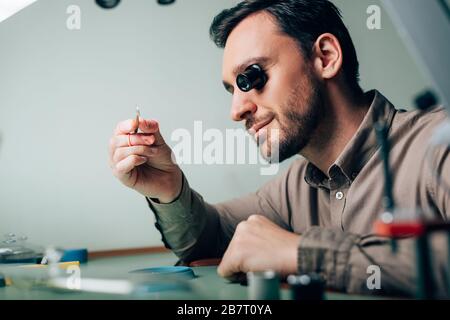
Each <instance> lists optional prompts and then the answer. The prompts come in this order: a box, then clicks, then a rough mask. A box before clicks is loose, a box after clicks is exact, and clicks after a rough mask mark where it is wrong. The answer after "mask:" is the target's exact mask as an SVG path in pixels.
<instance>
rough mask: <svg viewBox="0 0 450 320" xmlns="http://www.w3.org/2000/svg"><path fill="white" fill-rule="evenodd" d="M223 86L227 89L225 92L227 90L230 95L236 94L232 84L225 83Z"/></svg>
mask: <svg viewBox="0 0 450 320" xmlns="http://www.w3.org/2000/svg"><path fill="white" fill-rule="evenodd" d="M223 86H224V87H225V90H227V91H228V92H229V93H231V94H233V93H234V87H233V86H232V85H231V84H229V83H227V82H223Z"/></svg>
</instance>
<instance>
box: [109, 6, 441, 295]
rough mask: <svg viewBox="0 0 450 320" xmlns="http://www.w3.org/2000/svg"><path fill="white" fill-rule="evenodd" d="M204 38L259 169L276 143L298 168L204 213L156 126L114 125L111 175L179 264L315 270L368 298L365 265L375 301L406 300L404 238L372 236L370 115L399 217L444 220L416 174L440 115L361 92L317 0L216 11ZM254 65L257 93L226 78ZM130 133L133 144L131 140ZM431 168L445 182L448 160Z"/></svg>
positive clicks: (410, 281) (334, 20)
mask: <svg viewBox="0 0 450 320" xmlns="http://www.w3.org/2000/svg"><path fill="white" fill-rule="evenodd" d="M210 34H211V37H212V39H213V41H214V42H215V43H216V44H217V45H218V46H219V47H223V48H224V58H223V83H224V85H225V88H226V90H228V91H229V92H230V93H231V94H232V106H231V116H232V118H233V120H235V121H243V122H244V123H245V127H246V128H247V130H249V131H250V132H251V133H252V134H254V136H255V138H256V139H257V140H259V142H260V149H261V152H262V154H263V155H264V156H266V157H267V158H271V157H273V153H274V152H273V151H274V150H272V149H273V148H272V146H273V145H274V143H277V142H279V148H278V151H279V152H278V157H279V161H283V160H285V159H287V158H290V157H292V156H294V155H296V154H300V155H301V156H303V158H300V159H297V160H296V161H295V162H293V164H292V165H291V166H290V168H289V170H288V171H287V172H285V173H284V174H282V175H280V176H278V177H276V178H275V179H274V180H272V181H270V182H269V183H267V184H266V185H264V186H263V187H262V188H260V189H259V190H258V191H257V192H255V193H252V194H249V195H247V196H244V197H242V198H239V199H234V200H232V201H229V202H224V203H220V204H217V205H211V204H208V203H207V202H205V201H204V200H203V198H202V197H201V196H200V195H199V194H198V193H196V192H195V191H194V190H192V189H191V188H190V186H189V183H188V181H187V179H186V178H185V176H184V175H183V173H182V171H181V170H180V168H179V167H178V166H177V165H176V164H175V163H173V162H172V159H171V150H170V148H169V147H168V146H167V144H166V143H165V142H164V139H163V137H162V136H161V134H160V132H159V125H158V123H157V122H155V121H152V120H144V119H141V120H140V121H139V124H137V123H136V122H135V121H133V120H127V121H124V122H121V123H119V124H118V126H117V128H116V131H115V134H114V136H113V138H112V139H111V141H110V164H111V167H112V170H113V173H114V175H115V176H116V177H117V178H118V179H119V180H120V181H121V182H122V183H123V184H125V185H126V186H128V187H130V188H133V189H134V190H136V191H138V192H140V193H141V194H143V195H144V196H145V197H146V199H147V201H148V203H149V205H150V207H151V209H152V210H153V211H154V213H155V215H156V220H157V223H156V226H157V228H158V229H159V230H160V231H161V233H162V234H163V240H164V241H165V244H166V246H167V247H169V248H171V249H172V250H173V251H174V252H175V253H176V254H177V255H178V256H179V257H180V258H181V259H182V260H184V261H192V260H196V259H201V258H211V257H221V258H222V261H221V263H220V265H219V268H218V272H219V274H220V275H221V276H224V277H227V278H232V277H233V276H234V275H235V274H238V273H241V272H248V271H262V270H268V269H271V270H276V271H278V272H280V273H281V274H282V275H288V274H292V273H307V272H318V273H320V274H322V275H323V276H324V277H325V279H326V281H327V286H328V287H329V288H332V289H335V290H339V291H345V292H354V293H369V292H370V290H369V289H370V288H368V286H367V281H366V280H367V278H368V276H369V275H370V274H367V270H368V267H369V266H371V265H375V266H379V267H380V268H381V289H380V290H381V292H383V293H385V294H391V295H411V294H413V293H414V291H415V290H416V286H415V279H416V273H415V271H414V246H413V243H414V242H413V240H411V239H407V240H402V241H400V242H399V244H398V245H399V248H398V250H397V252H396V253H393V252H392V250H391V248H390V245H389V243H390V242H389V241H388V239H384V238H380V237H376V236H374V235H373V224H374V222H375V221H376V220H377V219H378V217H379V216H380V214H381V213H382V212H383V205H382V198H383V166H382V161H381V156H380V150H379V145H378V143H377V141H376V137H375V132H374V130H373V126H374V118H375V115H377V118H378V119H380V120H382V121H384V122H385V123H386V124H387V125H388V127H389V140H390V143H391V147H392V150H391V158H390V164H391V167H392V171H393V172H394V183H393V196H394V199H395V201H396V205H397V207H398V208H403V209H409V210H410V211H412V210H415V209H416V208H420V209H422V210H423V211H426V212H429V211H432V212H433V213H434V214H435V215H436V217H437V218H439V219H442V220H446V219H447V218H448V214H449V212H448V211H449V207H450V194H449V193H448V192H446V190H445V189H444V188H442V187H441V185H440V182H439V180H438V177H437V175H436V174H434V173H433V171H432V169H430V167H428V166H426V165H425V157H426V154H427V153H426V145H427V143H428V140H429V138H430V136H431V135H432V133H433V131H434V129H435V128H436V126H437V125H438V124H439V123H441V122H442V121H443V120H444V119H445V116H446V115H445V112H444V111H443V109H439V108H435V109H433V110H431V111H430V112H428V113H422V112H400V111H397V110H396V109H394V107H393V106H392V105H391V104H390V103H389V101H388V100H387V99H386V98H385V97H383V95H382V94H381V93H379V92H378V91H375V90H374V91H371V92H368V93H364V92H363V91H362V89H361V88H360V86H359V84H358V60H357V56H356V52H355V49H354V46H353V43H352V40H351V38H350V35H349V33H348V31H347V29H346V27H345V25H344V24H343V22H342V20H341V17H340V13H339V11H338V9H337V8H336V7H335V6H334V5H333V4H332V3H331V2H329V1H327V0H316V1H311V0H278V1H276V0H250V1H244V2H242V3H240V4H238V5H236V6H235V7H234V8H231V9H229V10H224V11H223V12H222V13H220V14H219V15H218V16H217V17H216V18H215V19H214V22H213V24H212V26H211V29H210ZM252 68H256V69H255V70H256V71H255V70H254V73H253V74H252V75H251V76H249V77H250V78H252V79H253V80H254V82H255V83H258V86H256V85H255V86H254V87H250V88H247V89H245V88H244V89H243V88H239V87H238V85H237V81H236V78H237V77H238V75H242V74H243V73H244V74H245V73H246V72H252V71H249V70H252ZM138 125H139V128H140V129H141V131H142V132H143V133H142V134H134V135H129V133H130V132H133V131H134V130H135V129H136V128H137V126H138ZM274 130H277V132H278V133H279V134H278V136H279V141H274V135H271V134H270V132H273V131H274ZM264 136H265V137H266V138H267V139H261V137H264ZM431 161H432V167H433V168H440V173H441V174H442V178H443V179H444V180H445V179H446V181H447V182H448V181H450V179H449V178H450V177H449V174H450V156H449V150H448V149H439V151H438V152H436V153H433V157H432V158H431ZM433 170H434V169H433ZM444 174H445V176H444ZM433 241H434V242H435V243H433V246H434V248H435V249H436V252H434V253H435V256H436V258H437V261H435V262H436V263H435V264H434V271H435V276H436V278H437V280H438V281H437V284H438V287H436V293H437V294H444V293H445V290H446V288H445V281H444V280H443V279H445V274H444V272H443V269H442V266H443V265H445V261H446V252H447V251H446V250H447V249H446V244H445V239H441V238H437V239H435V240H433ZM379 292H380V291H379Z"/></svg>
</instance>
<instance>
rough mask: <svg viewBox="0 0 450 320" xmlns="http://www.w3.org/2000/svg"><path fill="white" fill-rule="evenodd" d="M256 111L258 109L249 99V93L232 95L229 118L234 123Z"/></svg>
mask: <svg viewBox="0 0 450 320" xmlns="http://www.w3.org/2000/svg"><path fill="white" fill-rule="evenodd" d="M257 109H258V107H257V106H256V104H255V103H254V102H253V101H252V100H251V98H250V93H248V92H241V93H235V94H234V95H233V102H232V105H231V118H232V119H233V120H234V121H242V120H244V119H245V118H246V117H248V116H250V115H253V114H254V113H256V110H257Z"/></svg>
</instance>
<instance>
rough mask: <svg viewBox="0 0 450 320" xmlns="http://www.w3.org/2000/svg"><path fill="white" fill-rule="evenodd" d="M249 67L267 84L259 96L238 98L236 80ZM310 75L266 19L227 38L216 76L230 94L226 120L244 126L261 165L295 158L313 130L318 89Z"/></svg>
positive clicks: (253, 20) (291, 43) (319, 109)
mask: <svg viewBox="0 0 450 320" xmlns="http://www.w3.org/2000/svg"><path fill="white" fill-rule="evenodd" d="M252 64H258V65H260V66H261V67H262V69H263V70H264V71H265V73H266V74H267V77H268V80H267V83H266V85H265V86H264V87H263V88H262V89H261V90H257V89H253V90H251V91H249V92H243V91H241V90H240V89H239V88H238V87H237V85H236V76H237V75H238V74H239V73H242V72H243V71H245V69H246V68H247V67H248V66H250V65H252ZM312 70H313V69H312V65H311V63H310V62H309V61H307V60H306V59H305V58H304V57H303V55H302V53H301V51H300V49H299V47H298V45H297V43H296V42H295V40H294V39H292V38H291V37H289V36H287V35H285V34H282V33H281V31H279V27H278V26H277V24H276V21H275V19H273V18H272V17H271V16H269V15H268V14H266V13H257V14H254V15H252V16H249V17H247V18H246V19H244V20H243V21H242V22H241V23H240V24H239V25H238V26H237V27H236V28H235V29H234V30H233V31H232V32H231V34H230V36H229V37H228V40H227V44H226V46H225V51H224V58H223V70H222V74H223V75H222V76H223V82H224V85H225V87H226V89H227V90H228V91H230V92H231V93H232V94H233V98H232V106H231V116H232V118H233V120H235V121H242V120H243V121H245V127H246V129H247V130H248V131H249V132H250V133H251V134H253V135H254V137H255V139H256V140H257V142H258V143H259V145H260V148H261V153H262V155H263V156H264V157H266V158H267V159H270V160H275V161H276V160H278V161H283V160H285V159H287V158H289V157H291V156H293V155H295V154H297V153H299V152H300V151H301V150H302V149H303V148H304V147H306V146H307V145H308V143H309V142H310V140H311V137H312V136H313V134H314V131H315V129H316V128H317V126H318V125H319V123H320V121H321V117H322V115H323V113H324V103H323V100H322V99H323V93H324V89H323V84H322V82H320V80H319V79H318V78H317V76H315V75H314V73H313V71H312ZM277 136H278V141H276V140H277ZM277 145H279V148H278V150H279V154H278V155H276V149H275V148H276V146H277Z"/></svg>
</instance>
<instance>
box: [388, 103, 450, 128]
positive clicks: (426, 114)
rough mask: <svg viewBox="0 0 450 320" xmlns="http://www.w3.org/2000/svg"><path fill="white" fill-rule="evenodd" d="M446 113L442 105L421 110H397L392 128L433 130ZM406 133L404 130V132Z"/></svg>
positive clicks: (445, 116) (444, 117)
mask: <svg viewBox="0 0 450 320" xmlns="http://www.w3.org/2000/svg"><path fill="white" fill-rule="evenodd" d="M447 116H448V114H447V112H446V110H445V109H444V107H442V106H436V107H433V108H432V109H430V110H427V111H421V110H412V111H405V110H397V113H396V115H395V117H394V120H393V123H392V129H393V130H394V131H395V130H402V131H412V132H414V134H416V133H417V131H423V130H433V129H434V128H437V127H438V126H439V125H440V124H441V123H442V122H443V121H444V120H445V119H446V118H447ZM405 133H406V132H405Z"/></svg>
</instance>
